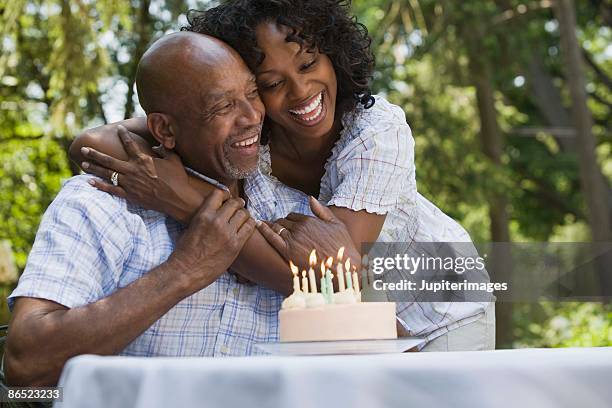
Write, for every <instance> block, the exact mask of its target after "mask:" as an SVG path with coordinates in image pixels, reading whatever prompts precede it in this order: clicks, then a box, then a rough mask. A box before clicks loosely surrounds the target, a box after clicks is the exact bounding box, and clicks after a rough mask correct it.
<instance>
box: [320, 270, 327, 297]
mask: <svg viewBox="0 0 612 408" xmlns="http://www.w3.org/2000/svg"><path fill="white" fill-rule="evenodd" d="M321 293H322V294H323V296H325V299H326V300H327V285H326V284H325V262H323V261H321Z"/></svg>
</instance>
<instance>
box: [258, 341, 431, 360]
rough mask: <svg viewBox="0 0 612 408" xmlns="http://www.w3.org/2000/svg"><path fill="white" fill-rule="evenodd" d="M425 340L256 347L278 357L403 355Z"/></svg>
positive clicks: (263, 345)
mask: <svg viewBox="0 0 612 408" xmlns="http://www.w3.org/2000/svg"><path fill="white" fill-rule="evenodd" d="M423 342H425V339H422V338H418V337H406V338H401V339H390V340H340V341H300V342H298V341H295V342H273V343H255V347H257V348H259V349H260V350H263V351H265V352H266V353H269V354H273V355H277V356H323V355H331V354H389V353H403V352H405V351H408V350H410V349H412V348H414V347H417V346H418V345H420V344H421V343H423Z"/></svg>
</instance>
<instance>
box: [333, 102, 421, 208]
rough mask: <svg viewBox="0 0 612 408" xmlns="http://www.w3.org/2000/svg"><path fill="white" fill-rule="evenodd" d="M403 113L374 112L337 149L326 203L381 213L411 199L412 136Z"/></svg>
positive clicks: (413, 189) (414, 186)
mask: <svg viewBox="0 0 612 408" xmlns="http://www.w3.org/2000/svg"><path fill="white" fill-rule="evenodd" d="M397 109H398V110H399V108H397ZM403 116H404V115H403V112H401V117H398V114H397V113H395V114H394V115H386V116H384V117H380V116H378V117H377V118H376V120H375V121H370V122H369V123H367V126H363V127H361V129H359V130H358V132H356V133H355V134H354V135H353V136H354V137H353V139H352V140H351V141H350V142H349V143H348V144H346V145H345V146H344V148H342V150H341V151H340V152H338V155H337V159H336V163H335V164H334V169H335V170H336V175H335V177H332V180H333V181H332V185H331V186H330V187H331V190H332V191H331V199H330V200H329V202H328V205H330V206H331V205H334V206H338V207H346V208H350V209H352V210H355V211H359V210H366V211H367V212H369V213H375V214H379V215H384V214H387V213H388V212H389V211H390V210H392V209H393V208H396V207H397V206H398V205H399V203H400V202H401V201H404V200H411V201H413V200H414V199H415V197H416V180H415V170H414V139H413V138H412V131H411V130H410V126H408V124H407V123H406V120H405V119H404V117H403Z"/></svg>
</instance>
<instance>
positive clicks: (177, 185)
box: [81, 126, 203, 223]
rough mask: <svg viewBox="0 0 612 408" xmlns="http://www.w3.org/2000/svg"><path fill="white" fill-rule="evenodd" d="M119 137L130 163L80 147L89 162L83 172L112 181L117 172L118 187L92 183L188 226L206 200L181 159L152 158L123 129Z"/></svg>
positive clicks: (84, 165) (169, 156)
mask: <svg viewBox="0 0 612 408" xmlns="http://www.w3.org/2000/svg"><path fill="white" fill-rule="evenodd" d="M118 134H119V138H120V139H121V143H122V144H123V147H124V148H125V150H126V152H127V154H128V161H123V160H118V159H115V158H113V157H111V156H108V155H106V154H104V153H101V152H99V151H97V150H95V149H92V148H89V147H82V148H81V153H82V154H83V156H84V157H85V159H86V160H87V161H84V162H83V163H82V164H81V167H82V168H83V170H85V171H86V172H88V173H91V174H95V175H96V176H98V177H101V178H102V179H104V180H111V177H112V175H113V173H114V172H117V173H118V176H117V181H118V183H117V184H118V185H116V186H115V185H113V184H111V183H109V182H104V181H100V180H94V179H92V181H91V184H92V185H93V186H94V187H96V188H97V189H99V190H102V191H105V192H107V193H110V194H113V195H116V196H118V197H123V198H126V199H127V200H128V201H130V202H132V203H134V204H137V205H139V206H142V207H144V208H147V209H151V210H156V211H159V212H162V213H164V214H167V215H169V216H171V217H173V218H175V219H177V220H178V221H180V222H183V223H189V220H190V219H191V217H192V215H193V214H194V213H195V212H196V211H197V209H198V208H199V207H200V205H201V203H202V201H203V197H202V196H201V194H200V193H198V192H197V191H196V190H195V189H194V188H193V187H192V186H191V185H190V184H189V178H188V176H187V173H186V172H185V169H184V167H183V164H182V162H181V159H180V158H179V156H178V155H177V154H175V153H168V154H167V155H166V157H165V158H163V159H160V158H153V157H151V156H149V155H148V154H146V153H144V152H143V151H142V149H141V148H140V147H139V146H138V144H137V143H136V142H135V141H134V140H133V139H132V138H131V136H130V135H129V133H128V131H127V130H126V129H125V128H124V127H123V126H118Z"/></svg>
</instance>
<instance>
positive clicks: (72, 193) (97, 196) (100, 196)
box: [56, 174, 126, 206]
mask: <svg viewBox="0 0 612 408" xmlns="http://www.w3.org/2000/svg"><path fill="white" fill-rule="evenodd" d="M95 178H96V177H95V176H92V175H89V174H80V175H78V176H72V177H70V178H68V179H66V180H64V182H63V183H62V188H61V189H60V191H59V193H58V194H57V197H56V200H57V199H64V200H66V199H75V198H79V199H82V198H87V199H88V200H87V201H85V202H83V204H94V205H95V204H97V203H105V204H114V205H117V206H125V204H126V200H125V199H123V198H120V197H115V196H113V195H111V194H108V193H106V192H104V191H101V190H98V189H97V188H95V187H94V186H92V185H91V184H89V181H90V180H93V179H95ZM90 200H91V201H90Z"/></svg>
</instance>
